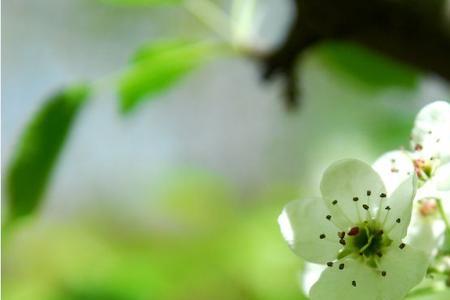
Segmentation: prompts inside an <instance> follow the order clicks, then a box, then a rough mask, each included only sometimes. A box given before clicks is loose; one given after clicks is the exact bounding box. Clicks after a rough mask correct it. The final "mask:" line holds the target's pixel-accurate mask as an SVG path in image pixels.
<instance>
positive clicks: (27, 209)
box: [6, 86, 88, 221]
mask: <svg viewBox="0 0 450 300" xmlns="http://www.w3.org/2000/svg"><path fill="white" fill-rule="evenodd" d="M87 97H88V88H87V87H86V86H77V87H72V88H68V89H65V90H62V91H60V92H58V93H56V94H55V95H54V96H53V97H51V98H50V99H49V100H48V102H47V103H45V104H44V106H43V107H42V108H41V109H40V111H38V113H37V114H36V115H35V116H34V118H33V119H32V120H31V122H30V123H29V124H28V126H27V127H26V128H25V130H24V132H23V135H22V137H21V139H20V141H19V144H18V145H17V148H16V152H15V156H14V157H13V160H12V162H11V165H10V166H9V169H8V172H7V174H6V188H7V193H8V201H9V202H8V204H9V205H8V206H9V213H10V215H9V218H10V219H9V221H12V220H15V219H17V218H19V217H22V216H26V215H29V214H31V213H33V212H34V211H35V210H36V209H37V208H38V207H39V204H40V202H41V199H42V197H43V195H44V193H45V190H46V187H47V183H48V181H49V178H50V175H51V171H52V169H53V167H54V166H55V164H56V162H57V159H58V156H59V154H60V152H61V150H62V148H63V146H64V142H65V140H66V139H67V135H68V133H69V131H70V128H71V126H72V124H73V123H74V120H75V117H76V116H77V114H78V112H79V111H80V108H81V107H82V105H83V103H84V102H85V100H86V99H87Z"/></svg>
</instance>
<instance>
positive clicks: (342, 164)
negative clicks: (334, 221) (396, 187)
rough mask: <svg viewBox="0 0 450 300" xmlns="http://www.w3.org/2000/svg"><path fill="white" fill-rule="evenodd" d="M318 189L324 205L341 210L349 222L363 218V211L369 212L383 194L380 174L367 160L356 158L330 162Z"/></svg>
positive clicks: (364, 217) (377, 203) (376, 206)
mask: <svg viewBox="0 0 450 300" xmlns="http://www.w3.org/2000/svg"><path fill="white" fill-rule="evenodd" d="M320 190H321V192H322V196H323V199H324V200H325V204H326V205H327V206H328V208H329V209H330V210H331V211H336V210H340V211H342V214H343V215H345V217H346V219H348V220H349V222H350V223H351V224H350V226H352V225H353V224H355V223H357V222H360V221H361V220H365V219H367V215H366V214H368V213H369V212H371V213H372V214H373V213H374V212H375V211H376V210H377V209H378V205H379V200H380V198H383V197H385V196H386V190H385V187H384V184H383V182H382V180H381V178H380V176H379V175H378V174H377V173H376V172H375V171H374V170H373V169H372V168H371V167H370V166H369V165H368V164H366V163H364V162H362V161H359V160H356V159H345V160H341V161H338V162H335V163H334V164H332V165H331V166H330V167H329V168H328V169H327V170H326V171H325V174H324V175H323V177H322V182H321V184H320ZM363 207H366V208H367V211H365V210H364V209H363Z"/></svg>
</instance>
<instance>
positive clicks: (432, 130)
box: [411, 101, 450, 162]
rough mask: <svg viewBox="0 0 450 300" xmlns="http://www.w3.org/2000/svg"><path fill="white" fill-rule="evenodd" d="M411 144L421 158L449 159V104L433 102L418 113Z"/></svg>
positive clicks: (445, 160)
mask: <svg viewBox="0 0 450 300" xmlns="http://www.w3.org/2000/svg"><path fill="white" fill-rule="evenodd" d="M411 146H412V148H413V149H416V150H417V152H419V153H422V158H424V159H429V158H430V157H437V158H440V159H441V161H442V162H447V161H449V160H450V104H449V103H447V102H445V101H436V102H433V103H431V104H429V105H427V106H425V107H424V108H422V110H421V111H420V112H419V113H418V115H417V117H416V120H415V123H414V128H413V130H412V136H411Z"/></svg>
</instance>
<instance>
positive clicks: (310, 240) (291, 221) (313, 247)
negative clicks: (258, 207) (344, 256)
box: [278, 198, 342, 264]
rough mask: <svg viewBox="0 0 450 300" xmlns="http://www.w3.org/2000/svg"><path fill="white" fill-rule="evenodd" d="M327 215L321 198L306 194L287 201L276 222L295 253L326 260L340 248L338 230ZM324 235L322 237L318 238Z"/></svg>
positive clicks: (318, 260) (332, 258) (311, 259)
mask: <svg viewBox="0 0 450 300" xmlns="http://www.w3.org/2000/svg"><path fill="white" fill-rule="evenodd" d="M327 215H331V214H330V212H329V211H328V209H327V208H326V207H325V205H324V203H323V200H322V199H320V198H306V199H303V200H296V201H292V202H290V203H288V204H287V205H286V206H285V208H284V210H283V212H282V214H281V215H280V217H279V218H278V223H279V225H280V229H281V233H282V234H283V237H284V239H285V240H286V241H287V242H288V244H289V246H290V248H291V249H292V251H294V253H296V254H297V255H299V256H301V257H303V258H304V259H305V260H307V261H310V262H314V263H321V264H325V263H326V262H328V261H333V260H335V259H336V255H337V253H338V251H339V249H341V247H342V246H341V245H340V244H339V241H338V235H337V233H338V232H339V231H340V230H339V229H338V228H337V227H336V226H335V225H334V224H333V222H332V219H333V217H334V216H332V215H331V216H332V217H331V219H330V220H328V219H327ZM321 235H325V238H321Z"/></svg>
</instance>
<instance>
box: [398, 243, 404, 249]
mask: <svg viewBox="0 0 450 300" xmlns="http://www.w3.org/2000/svg"><path fill="white" fill-rule="evenodd" d="M405 246H406V245H405V243H401V244H400V245H399V246H398V247H399V248H400V249H403V248H405Z"/></svg>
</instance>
